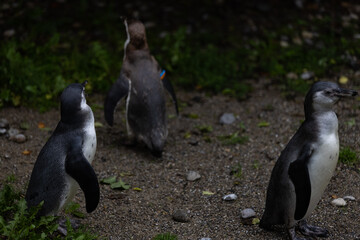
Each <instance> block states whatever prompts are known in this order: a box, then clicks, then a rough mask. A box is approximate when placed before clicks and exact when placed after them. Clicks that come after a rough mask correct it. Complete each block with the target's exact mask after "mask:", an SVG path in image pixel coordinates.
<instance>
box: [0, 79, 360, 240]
mask: <svg viewBox="0 0 360 240" xmlns="http://www.w3.org/2000/svg"><path fill="white" fill-rule="evenodd" d="M253 88H254V90H253V92H252V93H251V96H250V98H249V99H248V100H246V101H241V102H239V101H236V100H234V99H231V98H228V97H225V96H213V97H207V96H206V95H205V94H203V93H199V92H184V91H182V92H181V91H180V92H178V98H179V100H180V102H181V103H182V104H181V105H182V109H181V112H180V116H179V117H178V118H169V121H168V123H169V124H168V127H169V136H168V140H167V145H166V147H165V152H164V154H163V157H162V158H161V159H157V158H154V157H152V156H151V154H149V152H148V151H147V150H146V148H144V147H143V146H142V145H138V146H135V147H127V146H124V145H123V144H121V142H123V141H124V139H125V136H126V135H125V128H126V127H125V123H124V121H123V119H124V107H123V105H124V104H122V106H121V107H120V108H119V109H118V111H117V115H116V118H115V122H116V123H117V124H115V126H114V127H113V128H110V127H108V126H107V125H106V124H105V120H104V118H103V113H102V109H101V108H99V107H93V111H94V115H95V119H96V121H97V122H100V123H102V124H103V127H98V128H97V129H96V130H97V138H98V147H97V153H96V155H95V160H94V162H93V166H94V169H95V172H96V173H97V175H98V177H99V180H100V179H103V178H106V177H110V176H114V175H116V176H118V177H121V179H122V180H123V181H124V182H126V183H128V184H130V185H131V188H130V189H129V190H123V191H119V190H113V189H111V188H110V187H109V185H101V197H100V204H99V206H98V208H97V209H96V210H95V211H94V212H93V213H91V214H86V217H85V219H83V220H82V222H83V223H84V224H87V225H88V226H89V227H90V228H91V229H93V230H94V232H97V233H98V234H99V235H100V236H103V237H105V238H106V239H151V238H152V237H154V236H155V235H156V234H159V233H165V232H171V233H173V234H176V235H177V236H178V237H179V239H200V238H202V237H208V238H211V239H212V240H215V239H286V236H287V235H286V233H285V231H283V230H282V229H280V230H279V231H275V232H266V231H264V230H262V229H260V228H259V227H258V225H245V224H244V223H243V222H242V220H241V217H240V216H241V214H240V212H241V210H243V209H245V208H252V209H254V210H255V212H256V214H257V217H258V218H260V217H261V215H262V213H263V210H264V206H265V193H266V188H267V184H268V181H269V177H270V174H271V170H272V168H273V166H274V164H275V161H276V159H277V157H278V156H279V154H280V152H281V150H282V149H283V148H284V147H285V146H286V144H287V143H288V141H289V139H290V138H291V137H292V135H293V134H294V133H295V131H296V130H297V128H298V127H299V125H300V123H301V121H302V120H303V119H304V114H303V100H304V96H299V97H296V98H295V99H293V100H285V99H284V98H283V97H282V96H281V93H280V91H279V89H277V87H274V86H273V85H272V84H270V83H269V82H266V81H261V82H255V83H253ZM102 98H103V96H89V97H88V103H89V105H92V106H99V105H102V101H103V99H102ZM185 103H186V104H185ZM168 105H169V106H168V114H174V113H175V111H174V108H173V106H171V102H170V100H169V102H168ZM358 106H359V101H357V100H346V101H343V102H340V103H339V104H338V105H337V107H336V112H337V113H338V116H339V137H340V144H341V146H350V147H352V148H353V149H357V150H359V147H360V138H359V132H360V131H359V128H360V125H359V124H360V118H359V116H360V110H359V107H358ZM225 112H228V113H233V114H235V116H236V121H235V122H234V123H233V124H231V125H221V124H219V117H220V116H221V114H223V113H225ZM189 114H190V115H191V114H198V116H199V118H198V119H194V118H189V117H187V116H189ZM0 117H1V118H6V119H7V120H8V121H9V123H10V125H11V126H12V127H15V128H19V126H20V124H21V123H22V122H28V123H29V124H30V128H29V129H28V130H24V131H23V132H24V134H25V135H26V137H27V138H28V139H27V141H26V142H25V143H22V144H19V143H14V142H11V141H9V140H8V139H7V138H6V137H5V136H0V176H1V180H3V179H5V178H6V176H8V175H10V174H14V175H15V176H16V184H17V185H18V186H19V187H20V188H21V189H23V191H24V192H25V187H24V186H26V184H27V182H28V181H29V178H30V174H31V170H32V167H33V164H34V162H35V160H36V157H37V155H38V153H39V151H40V150H41V148H42V147H43V145H44V144H45V142H46V140H47V139H48V137H49V136H50V134H51V132H50V131H49V130H44V129H39V128H38V123H39V122H43V123H44V124H45V126H46V127H48V128H50V129H54V128H55V126H56V124H57V122H58V121H59V117H60V116H59V111H58V110H52V111H49V112H47V113H43V114H42V113H38V112H37V111H35V110H31V109H27V108H22V107H21V108H5V109H1V110H0ZM353 119H355V122H356V124H355V125H352V124H348V122H349V121H350V122H351V121H352V120H353ZM263 121H264V122H268V123H269V126H266V127H259V126H258V124H259V123H260V122H263ZM204 125H205V126H212V128H213V131H212V132H210V133H201V131H200V130H199V129H198V126H204ZM45 129H46V128H45ZM235 132H238V134H239V136H248V139H249V140H248V142H246V143H245V144H236V145H228V146H227V145H223V144H222V142H221V141H220V140H219V138H218V137H217V136H221V135H229V134H232V133H235ZM185 136H186V137H185ZM209 140H210V141H211V142H209ZM24 150H29V151H31V153H30V154H29V155H23V154H22V152H23V151H24ZM5 155H8V156H7V157H8V158H5ZM238 164H240V165H241V166H242V176H241V177H240V178H238V177H236V176H234V175H231V174H230V173H231V170H232V169H233V168H234V166H237V165H238ZM357 167H359V166H357ZM189 171H196V172H198V173H199V174H200V175H201V178H200V179H199V180H196V181H193V182H191V181H187V180H186V175H187V173H188V172H189ZM135 187H136V188H141V191H136V190H134V189H133V188H135ZM203 191H210V192H213V193H214V194H213V195H204V194H203ZM230 193H235V194H236V195H237V196H238V199H237V200H235V201H232V202H226V201H223V200H222V197H223V196H224V195H226V194H230ZM333 195H336V196H338V197H343V196H346V195H352V196H354V197H355V199H356V200H355V201H348V205H347V206H345V207H342V208H339V207H335V206H332V205H331V204H330V201H331V200H332V199H333ZM75 201H76V202H79V203H80V205H81V207H82V208H81V210H82V211H83V212H85V209H84V198H83V194H82V192H81V191H80V190H79V191H78V194H77V196H76V198H75ZM179 209H182V210H184V211H185V212H187V214H188V217H189V220H190V221H189V222H185V223H181V222H176V221H174V220H173V219H172V215H173V212H174V211H176V210H179ZM359 210H360V174H359V169H357V168H355V167H349V166H345V165H343V164H338V167H337V169H336V172H335V174H334V177H333V178H332V179H331V181H330V184H329V186H328V188H327V190H326V191H325V193H324V195H323V197H322V199H321V201H320V203H319V204H318V207H317V208H316V209H315V211H314V212H313V214H312V216H311V218H310V219H309V222H310V223H313V224H316V225H319V226H322V227H326V228H327V229H328V230H329V231H330V237H329V238H328V239H360V217H359V213H360V211H359Z"/></svg>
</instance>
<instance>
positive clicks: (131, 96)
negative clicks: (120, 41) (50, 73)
mask: <svg viewBox="0 0 360 240" xmlns="http://www.w3.org/2000/svg"><path fill="white" fill-rule="evenodd" d="M124 23H125V27H126V33H127V40H126V42H125V45H124V47H125V49H124V52H125V53H124V62H123V66H122V69H121V73H120V77H119V79H118V80H117V81H116V82H115V83H114V85H113V86H112V87H111V89H110V91H109V92H108V94H107V96H106V99H105V104H104V115H105V119H106V121H107V122H108V124H109V125H111V126H112V124H113V114H114V110H115V107H116V104H117V103H118V102H119V101H120V99H122V98H123V97H125V96H127V100H126V117H127V129H128V134H129V135H130V136H131V135H134V137H135V138H137V139H138V140H141V141H143V142H144V143H145V144H146V145H147V146H148V148H150V150H151V151H152V153H153V154H154V155H155V156H161V153H162V150H163V147H164V143H165V140H166V137H167V127H166V114H165V110H166V109H165V94H164V88H165V89H166V90H168V91H169V93H170V94H171V97H172V98H173V101H174V103H175V108H176V112H177V113H178V107H177V99H176V95H175V92H174V89H173V87H172V85H171V83H170V82H169V81H168V80H167V79H166V78H161V69H160V67H159V65H158V63H157V61H156V60H155V58H154V57H153V56H152V55H151V54H150V50H149V47H148V44H147V41H146V33H145V26H144V25H143V24H142V23H141V22H140V21H129V24H128V22H127V21H126V20H125V22H124Z"/></svg>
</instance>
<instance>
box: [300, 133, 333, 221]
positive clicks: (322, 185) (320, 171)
mask: <svg viewBox="0 0 360 240" xmlns="http://www.w3.org/2000/svg"><path fill="white" fill-rule="evenodd" d="M321 139H322V141H321V143H320V145H319V146H318V147H317V148H316V149H315V150H314V152H313V155H312V157H311V159H310V162H309V165H308V171H309V177H310V183H311V198H310V203H309V207H308V210H307V212H306V214H305V216H304V218H303V219H306V218H307V217H309V216H310V214H311V213H312V211H313V210H314V209H315V207H316V205H317V204H318V202H319V200H320V198H321V196H322V194H323V193H324V191H325V189H326V187H327V185H328V184H329V181H330V179H331V177H332V176H333V173H334V171H335V167H336V164H337V161H338V158H339V138H338V135H337V132H336V133H332V134H328V135H323V136H322V137H321Z"/></svg>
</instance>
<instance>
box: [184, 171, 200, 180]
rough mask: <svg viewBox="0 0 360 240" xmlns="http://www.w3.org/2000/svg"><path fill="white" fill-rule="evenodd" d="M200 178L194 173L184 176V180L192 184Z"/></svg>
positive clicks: (190, 172)
mask: <svg viewBox="0 0 360 240" xmlns="http://www.w3.org/2000/svg"><path fill="white" fill-rule="evenodd" d="M200 178H201V175H200V174H199V173H198V172H195V171H189V172H188V173H187V176H186V180H188V181H190V182H193V181H196V180H198V179H200Z"/></svg>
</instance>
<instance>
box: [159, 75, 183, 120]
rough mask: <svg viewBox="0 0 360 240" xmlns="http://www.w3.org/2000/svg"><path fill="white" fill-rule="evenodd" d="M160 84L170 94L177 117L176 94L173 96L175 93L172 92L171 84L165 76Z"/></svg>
mask: <svg viewBox="0 0 360 240" xmlns="http://www.w3.org/2000/svg"><path fill="white" fill-rule="evenodd" d="M164 74H165V73H164ZM162 84H163V86H164V88H165V89H166V90H167V91H168V92H169V93H170V95H171V97H172V99H173V102H174V105H175V110H176V115H177V116H179V108H178V102H177V98H176V94H175V91H174V88H173V86H172V84H171V82H170V81H169V80H168V79H167V77H166V76H164V77H163V78H162Z"/></svg>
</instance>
